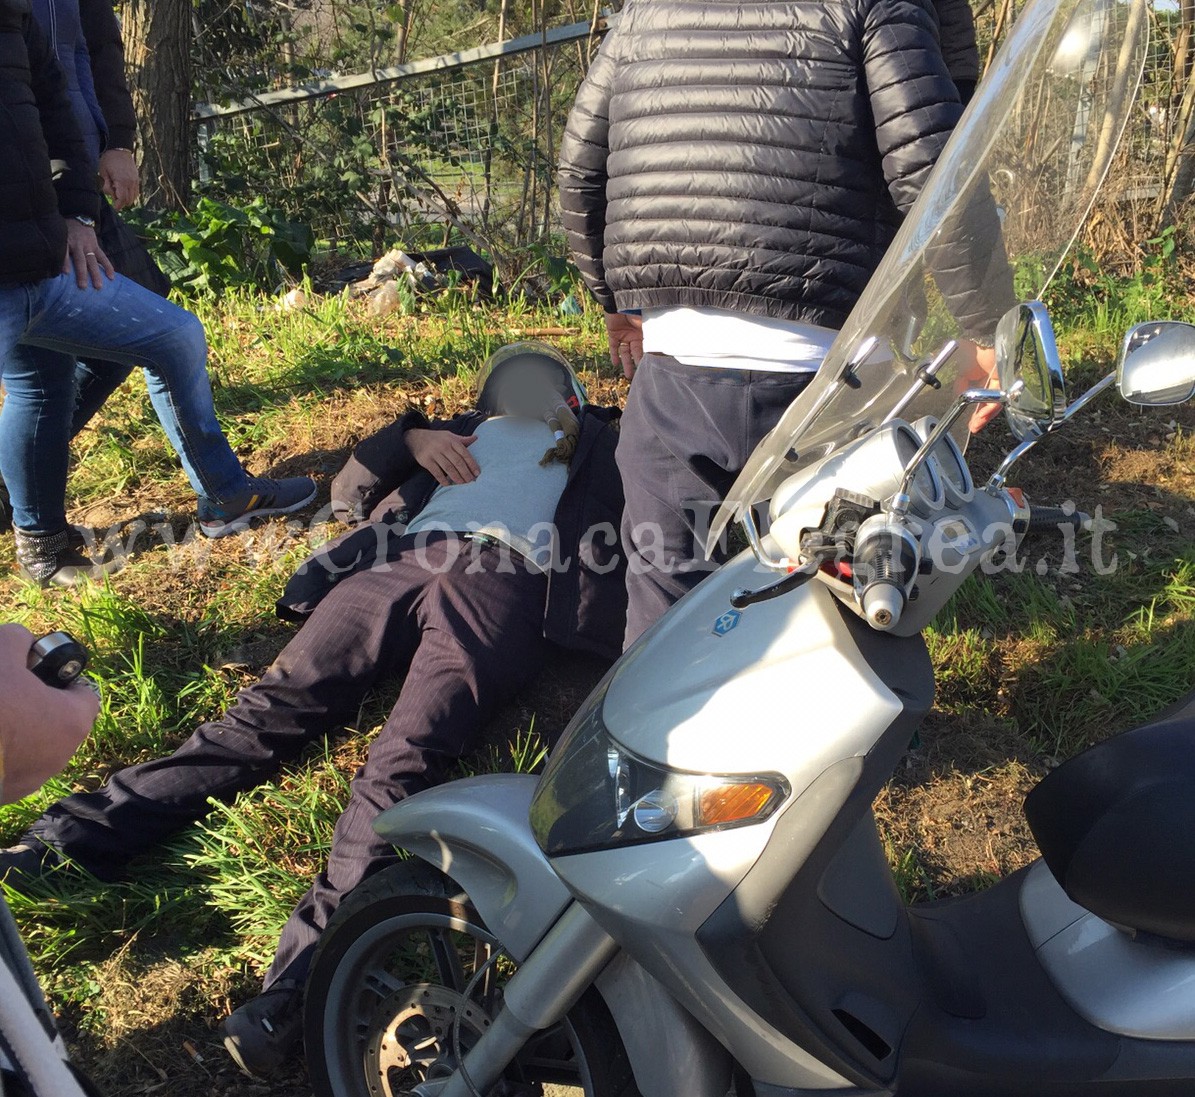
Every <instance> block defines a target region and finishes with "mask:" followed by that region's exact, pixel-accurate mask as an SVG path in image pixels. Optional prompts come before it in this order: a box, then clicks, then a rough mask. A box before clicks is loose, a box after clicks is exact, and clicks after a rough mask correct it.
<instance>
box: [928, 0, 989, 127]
mask: <svg viewBox="0 0 1195 1097" xmlns="http://www.w3.org/2000/svg"><path fill="white" fill-rule="evenodd" d="M934 8H935V10H936V11H937V13H938V37H939V39H940V40H941V42H942V57H943V58H944V59H945V61H946V68H947V70H948V71H949V73H950V78H951V79H952V80H953V81H954V86H955V87H956V88H957V89H958V93H959V98H960V99H961V100H962V101H963V105H964V106H965V105H966V104H967V103H969V102H970V100H971V95H972V94H973V93H974V91H975V85H976V84H977V83H978V82H979V46H978V43H977V41H976V37H975V14H974V12H972V10H971V0H934Z"/></svg>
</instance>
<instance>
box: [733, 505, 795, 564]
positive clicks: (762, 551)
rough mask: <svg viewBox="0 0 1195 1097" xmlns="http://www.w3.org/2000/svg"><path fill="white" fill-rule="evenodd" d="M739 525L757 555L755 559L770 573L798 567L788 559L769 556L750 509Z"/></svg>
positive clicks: (745, 512)
mask: <svg viewBox="0 0 1195 1097" xmlns="http://www.w3.org/2000/svg"><path fill="white" fill-rule="evenodd" d="M739 524H740V525H741V526H742V527H743V532H744V533H745V534H746V535H747V544H749V545H750V546H751V551H752V552H753V553H755V559H756V560H758V561H759V562H760V563H761V564H763V566H764V567H765V568H768V569H769V570H770V571H789V570H790V569H792V568H795V567H796V566H797V565H796V564H794V563H793V562H792V561H791V560H789V559H788V558H787V557H777V556H770V555H769V554H768V550H767V549H766V548H765V547H764V543H763V538H762V537H760V535H759V526H757V525H756V524H755V515H754V513H753V512H752V510H751V508H750V507H748V508H747V509H746V510H745V511H744V512H743V513H742V515H741V516H740V517H739Z"/></svg>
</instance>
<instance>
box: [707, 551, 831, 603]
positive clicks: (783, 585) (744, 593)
mask: <svg viewBox="0 0 1195 1097" xmlns="http://www.w3.org/2000/svg"><path fill="white" fill-rule="evenodd" d="M826 559H827V557H825V556H823V555H822V554H820V553H818V554H817V555H815V556H814V557H813V559H811V560H810V561H809V563H807V564H806V565H805V566H804V567H800V568H797V569H796V571H790V572H789V573H788V574H787V575H785V576H784V577H783V578H780V579H777V580H776V581H775V582H774V583H769V584H768V585H767V586H765V587H757V588H756V589H754V590H748V589H746V588H742V589H740V590H736V591H735V592H734V593H733V594H732V595H731V596H730V604H731V606H733V607H734V608H735V609H745V608H746V607H747V606H753V605H755V604H756V603H758V602H770V601H771V600H772V599H773V598H779V597H780V596H781V595H783V594H788V592H789V591H792V590H796V589H797V588H798V587H803V586H804V585H805V584H806V583H808V582H809V580H810V579H812V578H813V577H814V576H815V575H816V574H817V573H818V571H820V570H821V566H822V564H823V563H825V561H826Z"/></svg>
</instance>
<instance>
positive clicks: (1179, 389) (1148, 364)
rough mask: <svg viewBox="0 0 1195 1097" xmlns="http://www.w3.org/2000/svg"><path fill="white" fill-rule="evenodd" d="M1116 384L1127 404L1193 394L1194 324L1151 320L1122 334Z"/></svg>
mask: <svg viewBox="0 0 1195 1097" xmlns="http://www.w3.org/2000/svg"><path fill="white" fill-rule="evenodd" d="M1116 385H1117V387H1118V388H1119V389H1120V395H1121V396H1123V397H1124V398H1125V399H1126V400H1128V401H1129V403H1130V404H1141V405H1143V406H1145V407H1164V406H1166V405H1167V404H1184V403H1186V402H1187V401H1188V400H1190V399H1191V397H1192V396H1195V325H1192V324H1184V323H1182V322H1181V321H1179V320H1151V321H1149V322H1148V323H1145V324H1138V325H1137V326H1136V327H1135V328H1130V329H1129V333H1128V334H1127V335H1126V336H1125V337H1124V346H1123V347H1122V348H1121V352H1120V364H1119V365H1118V366H1117V367H1116Z"/></svg>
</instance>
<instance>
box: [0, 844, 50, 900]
mask: <svg viewBox="0 0 1195 1097" xmlns="http://www.w3.org/2000/svg"><path fill="white" fill-rule="evenodd" d="M62 863H63V861H62V854H60V853H59V852H58V850H56V849H55V848H54V847H53V846H48V845H46V843H45V842H43V841H41V839H39V838H34V837H33V835H32V834H26V835H25V836H24V837H22V838H21V840H20V841H19V842H18V843H17V844H16V845H15V846H9V847H8V849H0V880H3V881H4V883H6V884H7V885H8V886H9V887H10V888H13V889H15V890H16V891H24V890H25V887H26V885H28V884H29V883H31V882H32V881H34V880H40V879H41V878H42V877H43V876H45V875H47V874H48V873H51V872H53V871H54V869H56V868H58V866H59V865H61V864H62Z"/></svg>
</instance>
